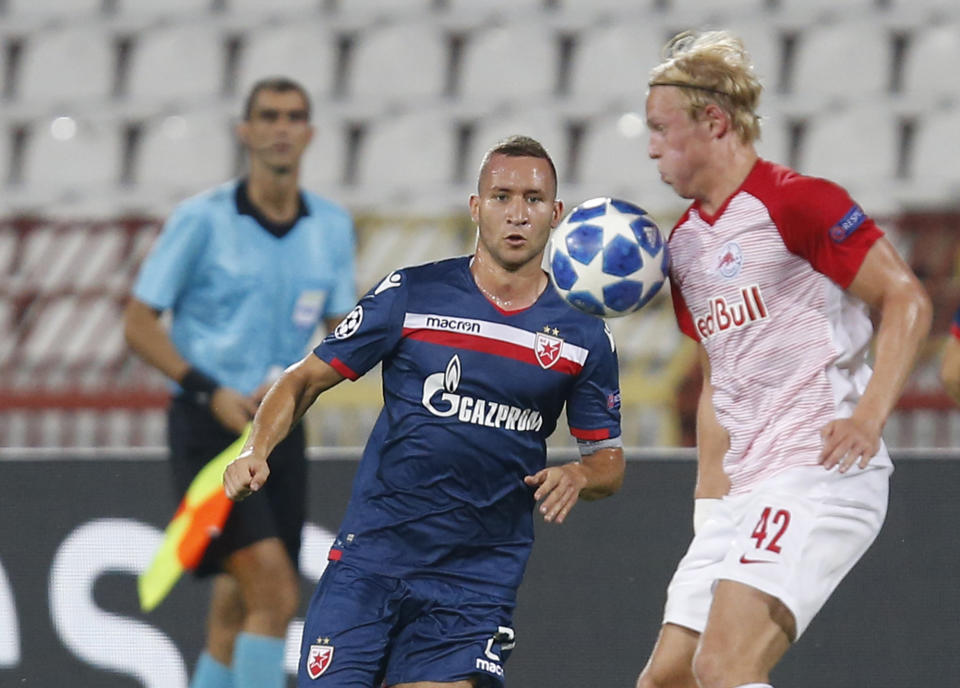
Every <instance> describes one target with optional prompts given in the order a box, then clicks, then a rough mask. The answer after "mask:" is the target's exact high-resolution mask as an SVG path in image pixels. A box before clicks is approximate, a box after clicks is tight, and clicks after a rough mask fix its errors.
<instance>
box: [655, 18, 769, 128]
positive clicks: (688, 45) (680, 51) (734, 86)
mask: <svg viewBox="0 0 960 688" xmlns="http://www.w3.org/2000/svg"><path fill="white" fill-rule="evenodd" d="M662 58H663V62H661V63H660V64H659V65H657V66H656V67H654V68H653V69H652V70H651V71H650V83H649V86H650V87H651V88H653V87H654V86H679V87H680V88H681V90H682V91H683V93H684V94H685V96H686V98H687V101H688V103H689V107H688V110H687V112H688V113H689V114H690V116H691V117H693V118H694V119H696V118H698V117H699V116H700V114H701V113H702V112H703V110H704V108H706V107H707V105H710V104H713V105H717V106H718V107H720V108H721V109H723V111H724V112H726V113H727V115H728V116H729V117H730V120H731V122H732V124H733V129H734V131H736V132H737V134H738V135H739V136H740V139H741V140H742V141H743V142H744V143H751V142H753V141H756V140H757V139H759V138H760V117H759V115H757V105H758V104H759V102H760V93H761V91H763V86H762V85H761V83H760V79H759V78H757V75H756V73H755V72H754V69H753V63H752V61H751V59H750V54H749V53H748V52H747V50H746V48H745V47H744V46H743V42H742V41H741V40H740V39H739V38H737V37H736V36H734V35H733V34H732V33H730V32H729V31H703V32H693V31H684V32H683V33H679V34H677V35H676V36H674V37H673V38H671V39H670V40H669V41H668V42H667V44H666V45H665V46H664V48H663V52H662Z"/></svg>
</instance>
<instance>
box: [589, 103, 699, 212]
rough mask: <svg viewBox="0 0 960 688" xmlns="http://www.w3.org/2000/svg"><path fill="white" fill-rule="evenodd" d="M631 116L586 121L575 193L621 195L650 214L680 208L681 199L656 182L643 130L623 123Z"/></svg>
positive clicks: (605, 117) (655, 170)
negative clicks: (587, 122) (587, 123)
mask: <svg viewBox="0 0 960 688" xmlns="http://www.w3.org/2000/svg"><path fill="white" fill-rule="evenodd" d="M632 116H633V115H630V114H626V115H609V116H603V117H600V118H597V119H596V120H594V121H592V122H590V123H589V126H588V127H587V128H586V130H585V131H584V134H583V137H582V139H581V141H580V147H579V154H578V160H579V164H578V165H577V170H576V175H575V187H574V189H573V191H574V192H575V195H576V196H578V197H579V198H580V199H586V198H591V197H595V196H613V197H619V198H624V199H627V200H631V201H633V202H635V203H638V204H639V205H641V206H643V207H644V208H645V209H646V210H647V211H648V212H650V213H652V214H654V215H656V214H658V213H660V212H662V211H663V210H664V209H672V208H676V207H678V206H680V207H682V205H683V203H684V202H683V201H681V200H678V199H677V198H676V197H675V196H674V195H673V191H672V190H671V189H670V188H669V187H668V186H666V185H665V184H663V183H662V182H661V181H660V177H659V175H658V173H657V167H656V163H654V162H653V161H652V160H650V158H649V156H648V153H647V145H648V142H649V138H648V136H647V133H646V131H645V130H641V129H639V127H635V128H628V127H625V126H624V119H625V118H629V117H632ZM640 122H642V118H641V119H640V120H639V122H637V124H639V123H640Z"/></svg>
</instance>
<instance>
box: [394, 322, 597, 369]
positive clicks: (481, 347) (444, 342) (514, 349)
mask: <svg viewBox="0 0 960 688" xmlns="http://www.w3.org/2000/svg"><path fill="white" fill-rule="evenodd" d="M403 336H404V337H409V338H410V339H416V340H417V341H421V342H430V343H431V344H439V345H440V346H449V347H451V348H455V349H469V350H470V351H480V352H483V353H486V354H492V355H494V356H501V357H503V358H512V359H513V360H515V361H521V362H523V363H529V364H530V365H535V366H537V367H538V368H540V367H542V366H541V365H540V362H539V361H537V357H536V356H535V355H534V353H533V349H528V348H527V347H525V346H519V345H517V344H511V343H510V342H501V341H497V340H495V339H488V338H487V337H477V336H474V335H470V334H464V333H462V332H444V331H440V330H420V329H413V328H406V327H405V328H404V329H403ZM582 369H583V366H582V365H580V364H579V363H576V362H575V361H571V360H570V359H568V358H560V359H558V360H557V362H556V363H554V364H553V365H552V366H550V370H555V371H557V372H558V373H564V374H566V375H579V374H580V371H581V370H582Z"/></svg>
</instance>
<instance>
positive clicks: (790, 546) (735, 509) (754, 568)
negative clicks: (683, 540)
mask: <svg viewBox="0 0 960 688" xmlns="http://www.w3.org/2000/svg"><path fill="white" fill-rule="evenodd" d="M892 472H893V468H892V466H890V465H884V464H882V463H880V464H878V465H873V464H871V465H869V466H868V467H867V468H866V469H864V470H860V469H859V468H856V467H854V468H851V469H850V470H849V471H847V472H846V473H839V472H838V471H837V470H836V469H834V470H831V471H827V470H824V469H823V467H821V466H802V467H798V468H793V469H790V470H788V471H785V472H784V473H781V474H779V475H776V476H773V477H772V478H770V479H769V480H767V481H764V482H763V483H760V484H758V485H757V486H756V487H755V488H754V489H753V490H752V491H751V492H749V493H747V494H742V495H735V496H730V497H725V498H724V499H723V500H722V501H721V502H720V504H719V505H717V508H716V509H715V510H714V512H713V513H712V514H711V516H710V517H709V518H708V519H707V520H706V521H705V522H704V523H703V525H702V527H701V528H700V530H699V532H698V533H697V534H696V535H695V536H694V538H693V541H692V542H691V543H690V548H689V549H688V550H687V553H686V555H684V557H683V559H681V560H680V563H679V565H678V566H677V571H676V573H674V575H673V580H671V581H670V585H669V586H668V588H667V603H666V608H665V610H664V616H663V621H664V623H673V624H677V625H679V626H684V627H686V628H690V629H692V630H694V631H697V632H698V633H702V632H703V630H704V628H706V625H707V616H708V614H709V612H710V604H711V602H712V600H713V588H714V585H715V583H716V582H717V581H718V580H732V581H737V582H739V583H744V584H746V585H749V586H751V587H753V588H756V589H757V590H761V591H763V592H765V593H767V594H769V595H772V596H774V597H776V598H777V599H779V600H780V601H781V602H783V603H784V605H786V607H787V608H788V609H789V610H790V611H791V612H792V613H793V616H794V619H795V621H796V627H797V629H796V638H799V637H800V635H801V634H802V633H803V631H804V630H806V628H807V626H808V625H809V624H810V622H811V621H812V620H813V617H814V616H816V614H817V612H819V611H820V609H821V607H823V605H824V604H825V603H826V601H827V599H828V598H829V597H830V594H831V593H832V592H833V591H834V589H835V588H836V587H837V585H839V583H840V581H841V580H843V577H844V576H846V575H847V573H848V572H849V571H850V569H851V568H853V565H854V564H856V563H857V561H858V560H859V559H860V557H861V556H863V554H864V552H866V551H867V549H868V548H869V547H870V545H871V544H872V543H873V541H874V539H875V538H876V537H877V534H878V533H879V532H880V527H881V526H882V525H883V519H884V517H885V516H886V512H887V495H888V488H889V478H890V474H891V473H892Z"/></svg>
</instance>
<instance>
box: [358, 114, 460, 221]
mask: <svg viewBox="0 0 960 688" xmlns="http://www.w3.org/2000/svg"><path fill="white" fill-rule="evenodd" d="M455 161H456V146H455V131H454V127H453V124H452V123H451V122H450V120H449V118H447V116H446V115H445V114H444V113H440V112H437V111H433V110H428V111H415V112H409V113H406V114H403V115H400V116H390V117H385V118H383V119H381V120H375V121H373V122H372V123H371V124H370V125H369V127H368V129H367V131H366V134H365V136H364V139H363V142H362V144H361V152H360V158H359V161H358V167H357V175H356V184H357V186H358V187H359V188H360V189H361V190H362V193H361V196H362V198H363V201H364V203H365V204H366V205H368V206H369V205H374V206H376V205H384V204H391V203H394V204H399V205H404V206H406V207H408V208H419V209H426V208H429V207H430V206H431V205H432V204H433V203H434V202H436V201H437V199H441V198H444V197H447V193H448V191H449V188H450V186H451V184H452V183H453V172H454V164H455ZM442 210H445V208H437V207H434V208H433V209H432V211H433V212H438V211H442Z"/></svg>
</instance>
